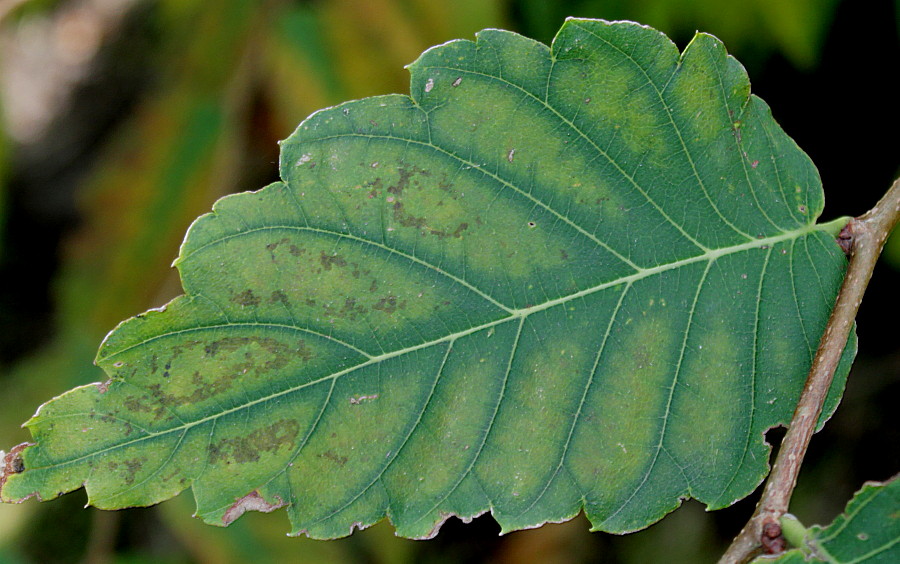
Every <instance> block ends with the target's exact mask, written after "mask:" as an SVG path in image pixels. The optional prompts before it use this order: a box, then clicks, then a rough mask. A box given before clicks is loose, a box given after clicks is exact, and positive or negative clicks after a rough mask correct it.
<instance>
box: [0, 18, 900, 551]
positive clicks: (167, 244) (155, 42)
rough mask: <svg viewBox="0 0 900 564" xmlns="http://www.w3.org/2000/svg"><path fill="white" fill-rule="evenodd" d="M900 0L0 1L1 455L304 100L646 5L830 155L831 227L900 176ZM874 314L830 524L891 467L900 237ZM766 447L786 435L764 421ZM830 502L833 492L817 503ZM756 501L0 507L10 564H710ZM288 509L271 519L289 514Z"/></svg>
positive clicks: (815, 482)
mask: <svg viewBox="0 0 900 564" xmlns="http://www.w3.org/2000/svg"><path fill="white" fill-rule="evenodd" d="M898 10H900V3H898V2H896V0H871V1H869V2H855V1H854V0H747V1H742V2H733V1H730V0H693V1H685V0H677V1H676V0H632V1H626V0H580V1H572V2H563V1H558V2H549V1H548V2H545V1H538V0H457V1H455V2H446V1H439V0H329V1H325V0H321V1H312V0H306V1H302V0H295V1H292V0H258V1H250V0H30V1H29V0H25V1H24V2H23V1H21V0H16V1H13V2H9V3H7V4H5V5H4V4H3V2H0V111H2V114H0V115H2V117H0V124H2V125H0V127H2V128H3V129H2V131H0V280H2V286H0V288H2V291H0V324H2V325H0V446H3V447H8V446H11V445H13V444H16V443H18V442H21V441H24V440H27V439H28V436H27V433H25V432H24V431H22V430H20V429H19V428H18V426H19V424H21V423H22V422H23V421H25V420H26V419H27V418H28V417H29V416H30V415H31V414H32V413H33V411H34V409H35V408H36V407H37V405H38V404H39V403H40V402H42V401H44V400H46V399H47V398H48V397H51V396H52V395H54V394H57V393H61V392H62V391H64V390H66V389H68V388H70V387H72V386H75V385H79V384H84V383H88V382H93V381H97V380H100V379H102V378H103V376H102V373H101V372H100V371H99V369H97V368H95V367H94V366H93V365H92V360H93V356H94V354H95V352H96V348H97V346H98V345H99V343H100V340H101V339H102V337H103V335H105V333H106V332H107V331H109V330H110V329H112V328H113V327H114V326H115V324H116V323H118V322H119V321H120V320H122V319H125V318H127V317H129V316H131V315H134V314H136V313H139V312H141V311H144V310H145V309H147V308H148V307H153V306H158V305H161V304H163V303H165V302H166V301H168V300H169V299H170V298H172V297H174V295H175V294H177V293H178V292H179V285H178V282H177V279H176V277H175V276H176V275H175V273H174V271H173V270H171V269H169V268H168V266H169V264H170V263H171V261H172V259H173V258H174V257H175V256H176V254H177V249H178V245H179V243H180V241H181V239H182V237H183V235H184V232H185V229H186V228H187V226H188V225H189V223H190V222H191V221H192V220H193V219H194V218H195V217H196V216H198V215H199V214H201V213H203V212H205V211H208V209H209V208H210V206H211V204H212V202H213V201H214V200H215V199H216V198H218V197H220V196H222V195H224V194H226V193H229V192H235V191H243V190H252V189H258V188H260V187H262V186H263V185H265V184H266V183H267V182H269V181H270V180H272V179H274V178H275V176H276V174H277V166H276V161H277V154H278V146H277V141H278V140H280V139H283V138H285V137H287V135H288V134H289V133H290V132H291V131H292V130H293V128H294V127H295V126H296V124H297V123H299V122H300V121H301V120H302V119H303V118H304V117H306V116H307V115H308V114H309V113H311V112H313V111H315V110H317V109H319V108H323V107H326V106H330V105H334V104H336V103H339V102H341V101H344V100H348V99H353V98H360V97H364V96H371V95H375V94H383V93H390V92H402V93H406V92H408V74H407V72H406V71H405V70H404V69H403V66H404V65H406V64H408V63H410V62H412V61H413V60H414V59H415V58H416V57H417V56H418V55H419V53H420V52H421V51H422V50H424V49H426V48H427V47H429V46H431V45H434V44H438V43H442V42H444V41H448V40H450V39H454V38H471V37H472V35H473V34H474V33H475V32H476V31H478V30H480V29H483V28H486V27H502V28H506V29H512V30H514V31H517V32H519V33H523V34H525V35H528V36H531V37H535V38H537V39H540V40H542V41H550V40H551V39H552V37H551V36H550V34H552V33H553V32H554V31H555V30H557V29H558V28H559V27H560V25H561V23H562V20H563V18H564V17H566V16H580V17H601V18H606V19H632V20H637V21H641V22H642V23H646V24H648V25H652V26H654V27H657V28H658V29H660V30H662V31H664V32H665V33H667V34H668V35H669V36H671V37H673V39H675V41H676V42H677V43H678V44H679V45H680V46H681V47H683V46H684V45H685V44H686V42H687V41H688V40H689V39H690V37H691V35H692V34H693V32H694V31H695V30H698V29H699V30H702V31H707V32H710V33H713V34H714V35H716V36H718V37H719V38H721V39H722V40H723V41H724V42H725V44H726V46H727V47H728V48H729V51H730V52H731V53H733V54H735V55H736V56H737V58H738V59H739V60H740V61H742V62H743V63H744V64H745V65H746V66H747V67H748V71H749V74H750V78H751V82H752V84H753V90H754V92H756V93H757V94H759V95H761V96H762V97H763V98H764V99H765V100H766V101H767V102H768V103H769V104H770V105H771V106H772V107H773V111H774V114H775V117H776V119H777V120H778V121H779V122H780V123H781V124H782V126H783V127H784V128H785V130H786V131H787V132H788V134H790V135H791V136H793V137H794V139H795V140H797V142H798V143H799V144H800V146H801V147H803V148H804V149H805V150H806V151H807V152H808V153H809V154H810V156H811V157H812V158H813V161H814V162H816V164H817V165H818V167H819V169H820V171H821V173H822V177H823V182H824V185H825V190H826V198H827V207H826V211H825V215H824V216H823V217H824V218H825V219H828V218H832V217H835V216H837V215H843V214H852V215H855V214H859V213H862V212H863V211H865V210H866V209H867V208H868V207H870V206H871V205H872V204H873V203H874V202H875V200H876V199H877V197H878V196H879V195H880V193H881V192H883V191H884V190H885V189H886V188H887V186H888V184H889V182H890V180H891V179H892V178H893V177H894V176H895V175H896V174H897V173H898V172H900V169H898V165H900V159H898V154H897V152H896V146H895V145H894V146H892V145H891V144H890V143H884V142H883V141H881V137H882V135H883V133H884V132H891V131H896V130H897V129H898V126H900V113H898V112H896V111H895V107H896V102H895V100H894V98H893V97H892V93H891V92H890V91H889V90H888V88H887V86H886V85H887V84H888V83H889V81H890V77H891V75H892V74H895V72H896V68H897V64H898V62H900V46H898V45H900V42H898V38H897V36H898V32H900V21H898V17H897V12H898ZM886 256H887V257H888V258H890V257H894V260H893V261H892V262H891V261H885V263H884V264H882V265H880V266H879V268H878V270H877V271H876V273H875V277H874V281H873V283H872V285H871V286H870V289H869V293H868V296H867V300H866V302H865V303H864V304H863V309H862V311H861V313H860V318H859V337H860V356H859V357H858V360H857V363H856V366H855V368H854V371H853V373H852V374H851V376H850V379H849V383H848V388H847V392H846V394H845V398H844V402H843V405H842V406H841V407H840V408H839V409H838V413H837V415H836V416H835V418H834V419H833V420H832V421H831V422H830V423H829V424H828V425H827V426H826V428H825V431H823V433H821V434H820V435H819V436H817V437H816V438H815V440H814V441H813V445H812V449H811V451H810V454H809V459H808V462H807V464H806V465H805V467H804V472H803V474H802V475H801V478H800V485H799V488H798V492H797V494H796V496H795V503H794V506H793V507H792V512H793V513H795V514H797V515H798V516H799V517H800V518H801V519H802V520H803V521H804V522H826V521H827V520H829V519H830V518H831V517H833V516H834V515H836V514H837V513H839V512H840V510H841V508H842V504H843V502H844V500H846V499H848V498H849V497H850V495H851V494H852V492H853V491H854V489H855V487H856V485H857V484H859V483H861V482H863V481H865V480H883V479H886V478H888V477H889V476H891V475H892V474H894V473H895V472H896V471H897V469H898V468H900V458H898V453H897V451H896V449H894V448H890V445H896V444H898V443H900V437H898V429H900V426H898V425H897V423H898V421H897V415H896V410H895V409H892V406H893V405H895V402H894V401H892V400H891V398H892V397H896V396H897V391H898V389H900V352H898V344H897V342H896V339H895V338H894V335H896V325H897V323H898V314H900V312H898V310H897V301H896V296H895V288H896V287H897V284H898V283H900V279H898V278H900V272H898V269H900V240H898V239H897V237H896V236H895V238H894V240H893V241H892V242H891V244H890V245H889V250H888V253H887V255H886ZM769 436H770V438H771V439H772V440H778V439H779V438H780V433H779V432H778V431H777V430H776V431H772V432H770V434H769ZM822 491H826V492H828V494H827V495H823V494H822V493H821V492H822ZM753 503H754V499H752V498H751V499H749V500H746V501H744V502H741V503H739V504H737V505H736V506H734V507H732V508H730V509H727V510H723V511H719V512H716V513H711V514H710V513H705V512H704V511H703V510H702V508H701V507H700V506H699V504H696V503H693V502H690V503H687V504H686V505H685V507H682V508H681V509H680V510H678V511H676V512H675V513H674V514H673V515H672V516H670V517H668V518H667V519H665V520H663V521H662V522H661V523H660V524H658V525H656V526H654V527H652V528H650V529H649V530H647V531H645V532H642V533H638V534H636V535H630V536H626V537H613V536H609V535H600V534H590V533H588V532H587V528H588V525H587V522H586V521H585V520H584V519H582V518H579V519H576V520H574V521H572V522H570V523H565V524H561V525H550V526H546V527H543V528H541V529H537V530H532V531H522V532H518V533H514V534H511V535H508V536H505V537H498V536H497V532H498V528H497V526H496V524H495V523H494V522H493V521H492V520H491V518H490V517H489V516H484V517H481V518H479V519H476V520H475V522H473V523H471V524H469V525H463V524H461V523H459V522H451V523H448V524H447V525H446V526H445V527H444V528H443V529H442V531H441V534H440V536H439V537H438V538H437V539H435V540H433V541H429V542H414V541H406V540H401V539H397V538H395V537H394V536H393V532H392V531H391V529H390V527H388V526H385V525H384V524H380V525H377V526H375V527H372V528H371V529H368V530H365V531H362V532H358V533H356V534H354V535H353V536H351V537H350V538H348V539H343V540H340V541H333V542H315V541H309V540H307V539H288V538H285V537H284V536H283V535H282V534H281V533H280V531H282V530H284V527H283V523H275V521H277V520H279V519H284V516H283V515H281V514H279V513H275V514H271V515H263V514H255V513H252V514H247V515H245V516H244V517H242V518H241V519H239V520H238V521H237V522H235V523H234V524H232V525H231V526H230V527H229V528H227V529H216V528H211V527H207V526H205V525H202V524H200V523H199V521H197V520H195V519H191V518H190V517H189V515H190V513H191V511H192V507H190V505H191V502H190V501H189V497H188V496H182V497H180V498H178V499H176V500H173V501H171V502H167V503H164V504H162V505H161V506H158V507H154V508H146V509H135V510H129V511H123V512H114V513H104V512H99V511H96V510H93V509H87V510H84V509H82V506H83V505H84V496H83V493H81V492H76V493H73V494H70V495H68V496H65V497H64V498H62V499H60V500H57V501H55V502H52V503H48V504H42V505H38V504H37V503H33V502H29V503H25V504H23V505H20V506H0V563H5V562H42V563H43V562H73V561H79V560H84V561H90V562H173V563H175V562H179V563H180V562H243V561H247V560H253V561H255V562H260V563H262V562H284V561H296V562H398V563H401V562H428V563H430V562H487V561H491V562H510V563H512V562H628V563H630V562H635V563H637V562H662V561H665V562H704V561H706V562H709V561H714V560H715V558H716V557H717V555H718V554H720V553H721V551H722V549H723V547H724V546H725V545H726V544H727V542H728V541H729V540H730V537H731V536H733V535H734V534H736V533H737V531H738V530H739V528H740V527H741V525H742V524H743V521H744V520H745V519H746V518H747V517H748V516H749V513H750V511H751V510H752V505H753ZM273 523H274V524H273Z"/></svg>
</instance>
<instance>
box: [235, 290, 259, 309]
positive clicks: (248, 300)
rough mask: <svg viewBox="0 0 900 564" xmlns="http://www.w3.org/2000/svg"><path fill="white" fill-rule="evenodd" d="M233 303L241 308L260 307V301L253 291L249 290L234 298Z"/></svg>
mask: <svg viewBox="0 0 900 564" xmlns="http://www.w3.org/2000/svg"><path fill="white" fill-rule="evenodd" d="M231 301H232V302H234V303H236V304H238V305H240V306H241V307H248V306H250V307H256V306H258V305H259V302H260V299H259V298H258V297H256V296H254V295H253V290H250V289H247V290H244V291H243V292H241V293H240V294H236V295H235V296H233V297H232V298H231Z"/></svg>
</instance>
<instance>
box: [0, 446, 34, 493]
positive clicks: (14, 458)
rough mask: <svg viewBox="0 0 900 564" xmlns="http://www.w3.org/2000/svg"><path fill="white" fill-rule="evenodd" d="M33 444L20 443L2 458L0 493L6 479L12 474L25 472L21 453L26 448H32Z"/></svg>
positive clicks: (0, 462) (0, 461)
mask: <svg viewBox="0 0 900 564" xmlns="http://www.w3.org/2000/svg"><path fill="white" fill-rule="evenodd" d="M33 445H34V443H21V444H18V445H16V446H14V447H12V449H10V451H9V452H7V453H6V455H4V456H3V459H2V460H0V464H2V466H0V492H2V491H3V484H5V483H6V480H7V478H9V476H11V475H13V474H21V473H22V472H24V471H25V462H24V461H23V460H22V451H23V450H25V449H26V448H27V447H30V446H33Z"/></svg>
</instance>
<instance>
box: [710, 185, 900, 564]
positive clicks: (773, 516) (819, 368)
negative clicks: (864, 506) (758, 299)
mask: <svg viewBox="0 0 900 564" xmlns="http://www.w3.org/2000/svg"><path fill="white" fill-rule="evenodd" d="M898 219H900V178H898V179H897V180H895V181H894V184H893V185H892V186H891V188H890V189H889V190H888V192H887V194H885V195H884V197H883V198H882V199H881V200H880V201H879V202H878V204H877V205H876V206H875V207H874V208H872V209H871V210H869V211H868V212H866V213H865V215H862V216H860V217H859V218H855V219H851V220H850V221H849V222H848V223H847V226H846V227H844V229H843V231H841V235H840V242H841V246H843V247H844V248H845V250H847V249H848V248H849V255H850V264H849V265H848V267H847V274H846V276H845V277H844V283H843V285H842V286H841V291H840V293H838V297H837V301H836V302H835V304H834V310H833V311H832V312H831V318H830V319H829V320H828V325H827V326H826V327H825V333H824V334H823V335H822V340H821V341H820V343H819V349H818V350H817V351H816V356H815V358H814V359H813V363H812V367H811V368H810V371H809V377H808V378H807V380H806V385H805V386H804V388H803V392H802V394H801V395H800V400H799V402H798V403H797V409H796V410H795V411H794V417H793V419H791V423H790V427H788V431H787V433H785V436H784V440H783V441H782V443H781V449H780V450H779V452H778V457H777V458H776V459H775V464H774V465H773V466H772V472H771V473H770V474H769V478H768V480H767V481H766V486H765V489H764V490H763V494H762V498H761V499H760V500H759V503H758V504H757V505H756V511H754V512H753V516H751V517H750V521H748V522H747V525H746V526H745V527H744V529H743V530H742V531H741V532H740V534H739V535H738V536H737V537H736V538H735V539H734V542H732V543H731V546H729V547H728V550H727V551H726V552H725V554H724V555H723V556H722V558H721V560H719V564H738V563H741V562H745V561H747V560H749V559H750V558H751V557H752V556H754V555H756V554H757V553H758V552H760V549H761V547H765V546H771V545H772V541H773V539H777V538H778V537H780V536H781V525H780V524H779V519H780V518H781V516H782V515H784V514H785V513H786V512H787V510H788V504H789V502H790V499H791V493H793V491H794V486H795V485H796V484H797V474H799V472H800V463H801V462H802V461H803V456H804V455H805V454H806V449H807V447H808V446H809V441H810V438H811V437H812V435H813V432H814V431H815V428H816V422H817V421H818V420H819V415H820V414H821V413H822V405H823V404H824V403H825V396H826V395H827V394H828V389H829V388H830V387H831V381H832V378H833V377H834V371H835V369H836V368H837V365H838V362H839V361H840V358H841V353H842V352H843V350H844V346H845V345H846V344H847V338H848V336H849V335H850V329H851V328H852V327H853V320H854V319H855V318H856V312H857V311H858V310H859V304H860V302H861V301H862V297H863V294H864V293H865V291H866V287H867V286H868V285H869V279H871V278H872V271H873V270H874V269H875V263H876V262H877V260H878V256H879V255H880V254H881V249H882V247H883V246H884V242H885V241H886V240H887V237H888V235H889V234H890V232H891V230H892V229H893V228H894V225H896V224H897V221H898ZM848 240H849V245H847V243H848Z"/></svg>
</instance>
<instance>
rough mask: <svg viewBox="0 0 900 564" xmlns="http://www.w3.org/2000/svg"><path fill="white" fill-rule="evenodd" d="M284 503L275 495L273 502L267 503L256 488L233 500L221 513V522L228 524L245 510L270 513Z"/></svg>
mask: <svg viewBox="0 0 900 564" xmlns="http://www.w3.org/2000/svg"><path fill="white" fill-rule="evenodd" d="M284 506H285V503H284V501H282V499H281V498H280V497H278V496H275V503H269V502H268V501H266V500H265V499H263V496H261V495H259V492H258V491H257V490H253V491H252V492H250V493H248V494H247V495H245V496H244V497H242V498H240V499H237V500H235V502H234V503H232V504H231V506H230V507H229V508H228V509H226V510H225V513H224V514H223V515H222V524H224V525H229V524H231V523H233V522H234V521H235V519H237V518H238V517H240V516H241V515H243V514H244V513H246V512H247V511H260V512H262V513H271V512H272V511H275V510H276V509H278V508H279V507H284Z"/></svg>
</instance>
